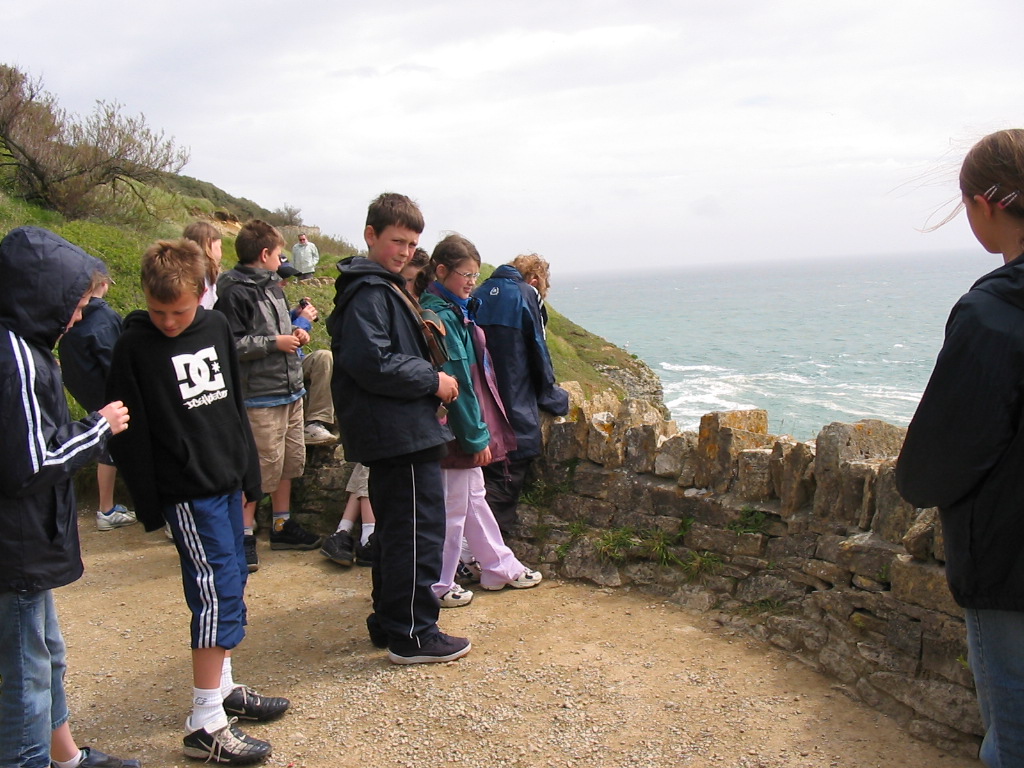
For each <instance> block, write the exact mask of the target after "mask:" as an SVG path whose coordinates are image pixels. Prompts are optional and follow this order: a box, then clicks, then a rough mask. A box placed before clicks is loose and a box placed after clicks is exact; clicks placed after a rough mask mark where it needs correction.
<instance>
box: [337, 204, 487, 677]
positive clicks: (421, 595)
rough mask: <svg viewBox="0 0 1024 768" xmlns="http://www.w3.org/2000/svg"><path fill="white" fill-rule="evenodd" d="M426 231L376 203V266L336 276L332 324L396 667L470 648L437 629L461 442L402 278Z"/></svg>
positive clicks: (370, 251) (361, 261)
mask: <svg viewBox="0 0 1024 768" xmlns="http://www.w3.org/2000/svg"><path fill="white" fill-rule="evenodd" d="M422 231H423V215H422V214H421V213H420V209H419V208H418V207H417V206H416V203H414V202H413V201H412V200H410V199H409V198H408V197H405V196H404V195H397V194H393V193H385V194H383V195H381V196H380V197H378V198H377V199H376V200H374V201H373V202H372V203H371V204H370V208H369V211H368V212H367V216H366V229H365V230H364V232H363V237H364V238H365V240H366V246H367V258H361V257H353V258H351V259H346V260H344V261H342V262H341V264H339V265H338V269H339V271H340V272H341V275H340V276H339V277H338V279H337V282H336V283H335V287H336V289H337V295H336V296H335V299H334V305H335V307H334V312H333V313H332V314H331V317H330V319H329V320H328V330H329V331H330V334H331V350H332V352H333V353H334V377H333V380H332V390H333V393H334V408H335V413H336V415H337V418H338V423H339V425H340V426H341V435H342V442H343V444H344V448H345V458H346V459H348V460H349V461H358V462H360V463H362V464H365V465H366V466H367V467H368V468H369V470H370V483H369V486H370V487H369V490H370V504H371V505H372V506H373V510H374V514H375V515H376V518H377V522H376V528H375V529H374V534H375V539H376V542H377V546H378V556H377V557H376V558H375V560H374V563H373V611H374V612H373V613H371V614H370V616H369V617H368V618H367V620H366V625H367V629H368V630H369V632H370V639H371V641H372V642H373V644H374V645H376V646H378V647H380V648H384V647H387V648H388V651H389V653H388V658H389V659H390V660H391V661H392V662H394V663H395V664H420V663H424V662H436V661H451V660H453V659H457V658H459V657H461V656H465V655H466V654H467V653H469V650H470V643H469V640H467V639H466V638H464V637H450V636H449V635H446V634H444V633H443V632H441V630H440V629H438V627H437V617H438V614H439V611H440V604H439V603H438V601H437V598H436V597H435V596H434V592H433V585H434V584H435V583H436V582H437V581H438V579H439V578H440V575H441V556H442V549H443V547H444V534H445V507H444V490H443V487H442V484H441V466H440V459H441V457H442V456H443V455H444V452H445V444H446V443H447V442H448V441H449V440H452V439H453V438H452V433H451V431H450V430H449V429H448V427H447V426H445V425H443V424H441V423H440V422H439V420H438V406H439V405H440V404H441V403H442V402H446V403H447V402H451V401H452V400H454V399H455V398H456V397H457V396H458V382H457V381H456V380H455V379H454V378H453V377H451V376H449V375H448V374H447V373H444V372H443V371H439V370H437V369H436V368H435V367H434V365H433V364H432V363H431V362H430V360H429V356H430V353H429V350H428V347H427V342H426V340H425V338H424V336H423V334H422V332H421V329H420V315H419V312H418V310H417V308H416V307H417V305H416V303H415V301H414V300H413V299H412V297H410V296H409V295H408V294H407V293H406V292H405V278H403V277H402V276H401V275H400V274H399V273H400V272H401V271H402V268H403V267H404V266H405V265H406V264H407V263H408V261H409V260H410V259H411V258H412V255H413V253H414V251H415V250H416V244H417V243H418V242H419V236H420V233H421V232H422Z"/></svg>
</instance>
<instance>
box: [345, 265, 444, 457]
mask: <svg viewBox="0 0 1024 768" xmlns="http://www.w3.org/2000/svg"><path fill="white" fill-rule="evenodd" d="M338 270H339V271H340V272H341V274H340V275H339V276H338V279H337V280H336V281H335V288H336V290H337V294H336V295H335V298H334V311H333V312H332V313H331V316H330V318H328V320H327V330H328V331H329V332H330V334H331V351H332V352H333V353H334V378H333V379H332V381H331V389H332V392H333V394H334V410H335V413H336V414H337V417H338V425H339V426H340V427H341V439H342V443H343V445H344V447H345V458H347V459H348V460H350V461H359V462H362V463H363V464H367V463H370V462H374V461H381V460H385V459H394V458H396V457H403V456H407V455H409V454H416V453H419V452H422V451H426V450H427V449H431V448H438V449H439V450H438V452H437V456H436V458H439V457H440V456H441V455H442V454H443V452H444V449H443V448H441V446H443V445H444V444H445V443H447V442H448V441H449V440H452V439H453V437H452V433H451V430H449V429H448V427H447V426H445V425H444V424H441V423H440V422H439V421H438V418H437V408H438V406H439V405H440V403H441V401H440V400H439V399H438V398H437V397H436V395H435V394H434V393H435V392H437V387H438V375H437V371H436V370H435V369H434V366H433V365H432V364H431V363H430V362H429V359H428V358H429V352H428V350H427V345H426V341H425V340H424V339H423V334H422V332H421V331H420V326H419V320H418V318H417V316H416V315H415V314H414V313H413V310H412V309H411V308H410V307H409V306H408V304H407V303H406V301H405V300H404V299H403V298H402V296H401V295H400V294H399V293H398V292H397V291H396V290H395V288H394V287H393V286H397V287H398V288H401V289H402V290H404V286H405V280H404V278H402V276H401V275H396V274H393V273H391V272H388V271H387V270H386V269H384V267H382V266H380V265H379V264H377V263H376V262H373V261H370V260H369V259H365V258H362V257H353V258H350V259H345V260H344V261H342V262H341V263H340V264H339V265H338Z"/></svg>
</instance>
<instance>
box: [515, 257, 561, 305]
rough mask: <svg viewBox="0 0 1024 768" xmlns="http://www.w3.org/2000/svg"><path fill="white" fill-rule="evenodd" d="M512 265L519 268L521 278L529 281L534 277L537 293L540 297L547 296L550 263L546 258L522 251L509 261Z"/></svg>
mask: <svg viewBox="0 0 1024 768" xmlns="http://www.w3.org/2000/svg"><path fill="white" fill-rule="evenodd" d="M510 263H511V264H512V266H513V267H515V268H516V269H517V270H519V274H521V275H522V276H523V280H525V281H526V282H530V280H532V279H534V278H536V280H537V286H536V288H537V293H539V294H540V297H541V298H542V299H546V298H547V297H548V289H550V288H551V265H550V264H548V262H547V259H545V258H544V257H543V256H541V255H539V254H536V253H522V254H520V255H518V256H516V257H515V258H514V259H512V261H511V262H510Z"/></svg>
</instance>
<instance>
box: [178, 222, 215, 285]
mask: <svg viewBox="0 0 1024 768" xmlns="http://www.w3.org/2000/svg"><path fill="white" fill-rule="evenodd" d="M181 236H182V237H187V238H188V239H189V240H191V241H192V242H194V243H198V244H199V247H200V248H202V249H203V254H204V255H205V256H206V259H207V261H208V262H209V263H208V264H207V265H206V279H207V280H208V281H209V282H210V285H213V284H214V283H216V282H217V275H218V274H220V264H218V263H217V262H216V260H215V259H214V258H213V254H212V253H211V252H210V247H211V246H212V245H213V244H214V243H215V242H217V241H218V240H220V239H221V234H220V230H219V229H217V228H216V227H215V226H213V224H211V223H210V222H208V221H193V222H192V223H191V224H189V225H188V226H187V227H185V231H184V232H182V233H181Z"/></svg>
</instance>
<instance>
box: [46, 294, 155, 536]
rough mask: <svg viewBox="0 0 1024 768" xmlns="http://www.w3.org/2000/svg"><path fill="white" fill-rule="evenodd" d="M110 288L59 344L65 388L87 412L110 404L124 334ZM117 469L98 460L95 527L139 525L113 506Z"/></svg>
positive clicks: (97, 296) (106, 456)
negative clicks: (110, 379)
mask: <svg viewBox="0 0 1024 768" xmlns="http://www.w3.org/2000/svg"><path fill="white" fill-rule="evenodd" d="M109 287H110V278H109V277H108V278H107V279H106V280H104V281H103V283H102V284H101V285H100V287H99V288H98V289H97V290H96V293H95V295H94V296H93V297H92V298H91V299H89V303H88V304H86V305H85V309H83V310H82V320H81V322H78V323H75V325H74V327H73V328H71V329H70V330H69V331H68V332H67V333H65V334H64V335H63V336H62V337H61V339H60V341H59V342H58V344H57V350H58V352H59V353H60V370H61V374H62V375H63V376H64V386H65V387H67V388H68V392H70V393H71V396H72V397H73V398H75V400H77V401H78V404H79V405H80V406H82V408H84V409H85V410H86V411H95V410H97V409H98V408H100V407H101V406H102V405H103V404H104V403H106V402H107V401H106V400H105V399H104V396H105V394H106V393H105V392H104V391H103V390H104V387H105V386H106V383H107V374H108V373H109V372H110V360H111V358H112V357H113V355H114V345H115V344H116V343H117V337H118V336H120V335H121V316H120V315H119V314H117V312H115V311H114V310H113V309H112V308H111V306H110V305H109V304H107V302H105V301H104V300H103V297H104V296H106V295H107V290H108V289H109ZM116 480H117V468H116V467H115V466H114V463H113V462H112V461H111V460H110V455H109V454H107V453H104V455H102V456H100V457H99V458H98V459H97V460H96V488H97V491H98V493H99V502H100V503H99V507H100V508H99V509H98V510H97V511H96V528H97V529H98V530H100V531H110V530H113V529H114V528H121V527H123V526H126V525H132V524H133V523H135V522H137V520H136V519H135V513H134V512H132V511H131V510H129V509H127V508H126V507H124V506H123V505H121V504H114V483H115V481H116Z"/></svg>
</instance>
